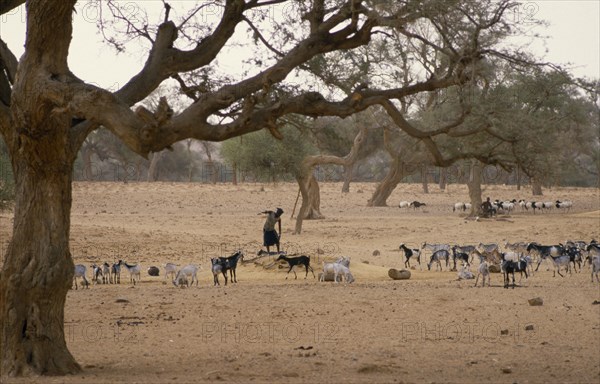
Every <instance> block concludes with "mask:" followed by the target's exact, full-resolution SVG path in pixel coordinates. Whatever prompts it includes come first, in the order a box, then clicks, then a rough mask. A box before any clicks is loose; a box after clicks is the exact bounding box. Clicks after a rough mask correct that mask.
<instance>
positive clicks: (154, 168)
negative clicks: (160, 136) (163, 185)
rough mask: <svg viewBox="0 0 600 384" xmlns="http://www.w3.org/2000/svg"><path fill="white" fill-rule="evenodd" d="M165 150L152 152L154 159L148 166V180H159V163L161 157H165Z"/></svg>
mask: <svg viewBox="0 0 600 384" xmlns="http://www.w3.org/2000/svg"><path fill="white" fill-rule="evenodd" d="M163 152H164V151H160V152H154V153H153V154H152V159H151V160H150V166H148V179H147V180H148V181H157V180H158V163H159V162H160V159H162V157H163V154H164V153H163Z"/></svg>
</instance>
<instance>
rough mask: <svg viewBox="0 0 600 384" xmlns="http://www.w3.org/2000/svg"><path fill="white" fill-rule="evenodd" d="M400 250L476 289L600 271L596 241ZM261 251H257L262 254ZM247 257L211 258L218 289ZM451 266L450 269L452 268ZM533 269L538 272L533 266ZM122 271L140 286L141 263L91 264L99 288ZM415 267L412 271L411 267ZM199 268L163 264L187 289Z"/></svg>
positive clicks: (302, 259)
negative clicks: (543, 274) (495, 277)
mask: <svg viewBox="0 0 600 384" xmlns="http://www.w3.org/2000/svg"><path fill="white" fill-rule="evenodd" d="M399 249H400V251H402V252H403V253H404V258H405V261H404V267H405V268H408V269H410V268H411V265H410V262H411V260H415V261H416V263H417V264H418V265H419V268H420V269H421V270H422V268H421V260H422V256H424V255H425V252H427V251H430V252H431V256H430V257H429V262H428V263H427V269H428V270H431V268H432V266H433V265H434V264H435V268H436V270H440V271H442V270H443V266H442V262H443V263H444V264H445V266H446V270H452V271H457V261H458V262H461V263H462V266H461V268H460V270H459V271H458V277H459V279H473V278H474V279H475V286H477V283H478V281H479V278H480V277H482V280H483V281H482V286H485V280H486V278H487V280H488V286H490V272H502V273H503V277H504V287H505V288H508V286H509V283H510V281H509V278H510V277H511V276H512V287H513V288H514V287H515V272H519V273H520V274H521V279H522V275H523V274H525V278H528V277H529V275H532V274H533V273H534V271H535V272H537V271H538V269H539V267H540V265H541V263H542V262H543V261H545V260H549V261H550V262H551V264H552V266H553V267H554V276H556V273H558V274H559V275H560V276H561V277H564V276H563V274H562V273H561V269H564V270H565V272H568V273H569V274H572V269H574V270H575V272H577V269H578V268H579V272H581V270H582V268H583V267H585V265H586V264H589V265H590V267H591V269H592V275H591V278H592V282H593V281H594V276H596V281H598V282H600V278H599V277H598V274H599V272H600V245H599V244H598V242H597V241H596V240H592V241H590V242H589V243H586V242H585V241H570V240H568V241H566V242H565V244H562V243H559V244H558V245H541V244H538V243H535V242H530V243H512V244H511V243H508V242H507V243H505V244H504V252H502V251H501V250H500V247H499V245H498V244H495V243H493V244H483V243H479V244H478V245H477V246H474V245H452V246H451V245H450V244H429V243H426V242H425V243H423V244H422V245H421V247H420V248H410V247H407V246H406V244H404V243H403V244H400V247H399ZM261 253H262V251H260V252H259V255H260V254H261ZM277 255H278V258H277V259H276V261H280V260H282V261H285V262H287V264H288V267H289V269H288V271H287V274H286V279H287V278H288V276H287V275H288V274H289V273H290V272H294V277H295V278H296V279H297V278H298V276H297V274H296V271H295V270H294V267H296V266H300V267H304V269H305V276H304V278H306V277H308V272H309V271H310V272H311V273H312V275H313V277H314V278H316V276H315V273H314V270H313V268H312V267H311V266H310V256H297V257H288V256H287V255H286V254H285V253H280V254H277ZM243 258H244V253H243V252H242V251H240V250H238V251H236V252H235V253H234V254H233V255H231V256H229V257H216V258H212V259H211V271H212V274H213V283H214V285H220V283H219V275H220V274H222V275H223V278H224V279H225V285H227V279H228V277H227V274H228V272H229V278H230V281H232V282H234V283H237V275H236V268H237V265H238V262H239V261H240V260H243ZM475 258H477V259H478V261H479V266H478V268H477V276H475V275H474V274H473V273H472V272H471V271H470V267H471V265H472V264H473V260H474V259H475ZM450 263H452V266H450ZM534 265H535V269H534V268H533V267H534ZM121 267H123V268H125V269H126V270H127V271H128V272H129V277H130V282H131V283H132V284H134V285H135V284H136V281H137V282H139V281H140V278H141V266H140V264H135V265H130V264H128V263H126V262H124V261H122V260H119V261H118V262H117V263H114V264H112V265H110V264H108V263H104V264H102V265H100V266H99V265H96V264H92V265H91V268H92V282H94V283H96V284H100V283H103V284H108V283H110V284H120V282H121ZM413 268H414V267H413ZM199 269H200V268H199V267H198V266H197V265H194V264H189V265H186V266H184V267H183V268H181V269H179V270H178V269H177V265H176V264H173V263H167V264H165V267H164V271H165V274H164V276H165V279H167V277H169V276H170V277H171V278H172V283H173V285H175V286H176V287H177V286H180V287H183V286H189V285H193V284H194V281H195V282H196V286H197V285H198V277H197V273H198V271H199ZM148 274H149V275H151V276H158V274H159V269H158V268H157V267H150V268H149V269H148ZM78 278H81V279H82V281H83V284H84V286H85V287H89V285H90V284H89V282H88V280H87V278H86V267H85V266H84V265H83V264H77V265H75V274H74V277H73V281H74V284H75V289H77V279H78ZM342 279H343V280H345V281H346V282H347V283H352V282H353V281H354V277H353V275H352V273H351V272H350V258H348V257H341V258H339V259H338V260H336V261H335V262H333V263H323V273H322V274H321V275H320V277H319V280H320V281H335V282H340V281H342Z"/></svg>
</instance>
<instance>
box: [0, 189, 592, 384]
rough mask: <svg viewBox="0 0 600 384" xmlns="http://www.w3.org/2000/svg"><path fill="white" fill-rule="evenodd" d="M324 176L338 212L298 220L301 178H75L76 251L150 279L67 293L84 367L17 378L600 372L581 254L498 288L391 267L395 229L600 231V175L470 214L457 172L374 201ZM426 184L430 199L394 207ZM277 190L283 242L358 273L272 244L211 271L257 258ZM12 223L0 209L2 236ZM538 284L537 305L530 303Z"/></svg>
mask: <svg viewBox="0 0 600 384" xmlns="http://www.w3.org/2000/svg"><path fill="white" fill-rule="evenodd" d="M321 187H322V198H321V202H322V213H323V214H324V215H325V216H326V218H325V219H323V220H318V221H306V222H305V223H304V231H303V233H302V235H293V234H292V232H293V227H294V222H293V220H291V219H290V214H291V211H292V208H293V206H294V201H295V198H296V193H297V187H296V186H295V185H294V184H278V185H272V184H269V185H262V184H245V185H239V186H233V185H217V186H211V185H200V184H169V183H153V184H146V183H140V184H136V183H128V184H123V183H76V184H75V185H74V193H73V196H74V203H73V211H72V212H73V213H72V252H73V255H74V258H75V262H76V263H83V264H85V265H86V266H89V264H91V263H92V262H97V263H100V262H104V261H108V262H113V261H115V260H118V259H123V260H126V261H127V262H130V263H134V262H139V263H141V264H142V265H143V266H144V272H143V273H142V281H141V283H140V284H138V285H136V286H135V287H134V286H132V285H130V284H129V282H128V280H129V278H128V276H127V274H126V273H123V279H122V281H121V284H120V285H93V286H91V288H90V289H79V290H72V291H70V292H69V294H68V298H67V304H66V311H65V335H66V338H67V342H68V345H69V349H70V350H71V352H72V353H73V355H74V356H75V358H76V359H77V361H78V362H80V364H81V365H82V367H83V368H84V370H83V373H81V374H79V375H75V376H68V377H60V378H33V379H31V378H29V379H20V380H10V381H9V382H17V383H30V382H40V383H54V382H67V383H81V382H84V383H113V382H126V383H134V382H143V383H166V382H178V383H188V382H240V383H246V382H256V383H262V382H271V383H272V382H286V383H300V382H303V383H304V382H311V383H312V382H314V383H316V382H320V383H322V382H328V383H353V382H365V383H374V382H393V383H411V382H419V383H421V382H426V383H433V382H457V383H458V382H460V383H475V382H499V383H515V382H516V383H548V382H561V383H564V382H573V383H598V382H600V305H593V304H592V303H593V302H594V301H596V300H600V284H598V283H592V282H590V271H589V269H588V268H587V267H586V268H584V270H583V272H582V273H573V274H572V275H571V276H569V275H567V276H566V277H564V278H561V277H559V276H557V277H553V276H552V271H551V270H550V271H547V270H546V266H545V265H544V264H542V266H541V267H540V271H539V272H538V273H536V274H535V275H534V276H533V277H531V278H530V279H528V280H525V279H523V281H522V282H521V284H519V285H518V286H517V288H516V289H508V290H507V289H504V288H503V287H502V277H501V275H499V274H494V275H492V287H490V288H488V287H485V288H474V287H473V283H474V282H473V280H468V281H464V280H463V281H458V280H457V276H456V272H450V271H444V272H435V271H428V270H427V268H426V266H425V265H423V270H420V269H419V267H418V266H416V267H415V269H413V270H412V271H411V272H412V277H411V279H410V280H405V281H392V280H391V279H389V278H388V276H387V271H388V269H389V268H402V267H403V264H404V261H403V257H402V256H401V253H400V252H399V251H398V245H399V244H400V243H401V242H404V243H407V244H409V245H410V246H413V247H417V246H419V245H420V244H421V243H422V242H424V241H427V242H437V243H442V242H450V243H458V244H478V243H479V242H484V243H491V242H498V243H501V244H503V243H504V242H505V241H510V242H515V241H538V242H540V243H543V244H549V243H558V242H564V241H565V240H567V239H573V240H586V241H589V240H590V239H592V238H595V239H600V193H599V191H598V190H597V189H577V188H568V189H566V188H565V189H553V190H547V191H545V195H544V197H543V200H544V201H552V200H556V199H567V198H569V199H572V200H573V201H574V202H575V209H574V210H573V211H571V212H570V213H559V212H551V213H545V214H536V215H533V214H531V213H521V212H519V211H517V212H515V213H513V214H512V215H511V216H507V217H504V218H503V219H502V220H481V221H479V222H474V221H467V220H465V219H464V217H462V216H464V215H461V214H458V213H453V212H452V209H451V204H452V203H454V202H456V201H463V200H466V199H467V192H466V189H465V188H464V187H462V186H456V185H451V186H449V188H448V191H447V192H440V191H439V190H438V189H437V187H435V186H433V187H432V188H431V189H432V190H433V191H432V193H430V194H428V195H423V194H422V193H420V186H418V185H406V184H403V185H401V186H399V187H398V188H397V190H396V191H395V192H394V194H393V195H392V196H391V197H390V199H389V200H388V202H389V204H390V207H385V208H367V207H366V201H367V199H368V198H369V197H370V195H371V193H372V191H373V190H374V188H375V185H374V184H353V185H352V187H351V192H350V193H348V194H342V193H340V190H341V185H340V184H322V186H321ZM488 195H489V196H491V197H492V199H495V198H499V199H512V198H516V199H520V198H524V199H532V196H531V195H530V194H529V190H526V191H516V190H515V189H514V188H508V187H500V186H498V187H495V186H493V187H488V188H487V189H486V190H485V192H484V196H488ZM414 199H416V200H419V201H424V202H426V203H427V206H426V207H424V208H422V209H421V210H420V211H412V210H410V211H401V210H400V209H399V208H398V207H397V204H398V202H399V201H400V200H414ZM278 206H279V207H282V208H283V209H284V210H285V213H284V216H283V227H284V230H283V236H282V245H283V248H284V250H286V251H288V252H290V253H302V254H307V255H310V256H311V260H312V265H313V266H314V269H315V272H316V273H318V272H319V271H320V270H321V267H322V262H323V260H328V259H331V258H334V257H338V256H350V257H351V260H352V262H351V270H352V271H353V274H354V276H355V278H356V282H355V283H353V284H334V283H319V282H318V281H317V280H316V279H314V278H313V277H312V275H311V274H310V273H309V275H308V276H309V278H308V279H306V280H305V279H304V273H298V280H293V275H291V276H292V277H291V278H290V279H288V280H285V276H286V275H285V272H286V269H281V268H277V266H275V267H274V268H270V269H265V268H264V265H270V264H271V260H269V259H263V260H262V263H263V264H262V265H258V264H255V263H252V262H249V263H245V264H243V265H241V266H240V267H238V280H239V282H238V283H237V284H229V285H227V286H220V287H213V284H212V275H211V274H210V272H209V259H210V257H214V256H221V255H229V254H231V253H232V251H233V250H234V249H236V248H242V249H244V250H245V252H246V259H249V258H252V257H254V256H255V255H256V252H257V251H258V250H259V249H260V247H261V244H260V243H261V236H262V224H263V220H264V218H263V217H262V216H259V215H257V213H258V212H260V211H263V210H265V209H274V208H275V207H278ZM10 221H11V217H10V215H9V214H6V213H5V214H3V215H2V216H0V224H1V226H0V228H1V232H0V241H1V243H2V246H3V247H5V245H6V243H7V241H8V238H9V230H10ZM375 250H377V251H379V255H377V256H374V255H373V253H374V251H375ZM166 262H175V263H178V264H179V265H183V264H187V263H196V264H199V265H201V266H202V268H203V270H202V271H201V272H200V274H199V278H200V283H199V285H198V286H197V287H196V286H194V287H192V288H188V289H179V288H175V287H174V286H173V285H172V284H171V283H167V282H165V279H164V277H163V275H162V273H161V276H159V277H150V276H148V274H147V273H146V272H145V271H146V268H147V267H148V266H150V265H157V266H159V267H162V266H163V265H164V264H165V263H166ZM299 272H300V271H299ZM88 275H89V271H88ZM221 280H222V279H221ZM221 283H222V281H221ZM537 296H539V297H541V298H543V300H544V304H543V306H529V304H528V302H527V300H528V299H530V298H533V297H537ZM526 328H527V329H528V330H526ZM531 328H532V329H531Z"/></svg>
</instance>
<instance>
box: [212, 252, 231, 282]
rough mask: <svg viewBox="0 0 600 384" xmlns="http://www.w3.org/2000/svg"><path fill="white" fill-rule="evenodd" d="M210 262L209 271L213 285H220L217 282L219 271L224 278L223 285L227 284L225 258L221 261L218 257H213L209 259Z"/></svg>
mask: <svg viewBox="0 0 600 384" xmlns="http://www.w3.org/2000/svg"><path fill="white" fill-rule="evenodd" d="M210 263H211V268H210V269H211V271H212V274H213V282H214V284H213V286H215V285H221V284H220V283H219V273H222V274H223V278H224V279H225V285H227V260H225V261H222V260H221V259H220V258H218V257H215V258H213V259H210Z"/></svg>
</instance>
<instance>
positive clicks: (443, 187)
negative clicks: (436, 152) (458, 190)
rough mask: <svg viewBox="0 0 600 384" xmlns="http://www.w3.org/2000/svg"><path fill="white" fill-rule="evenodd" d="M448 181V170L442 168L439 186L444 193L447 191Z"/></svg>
mask: <svg viewBox="0 0 600 384" xmlns="http://www.w3.org/2000/svg"><path fill="white" fill-rule="evenodd" d="M447 180H448V168H441V169H440V183H439V186H440V189H441V190H442V191H445V190H446V183H447Z"/></svg>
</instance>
